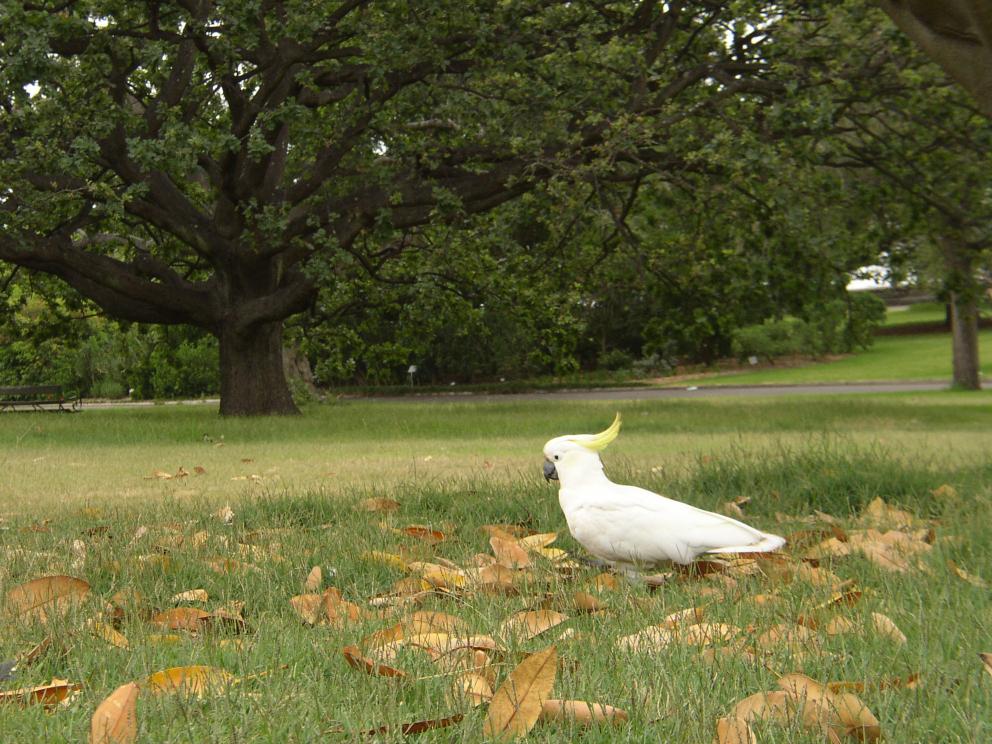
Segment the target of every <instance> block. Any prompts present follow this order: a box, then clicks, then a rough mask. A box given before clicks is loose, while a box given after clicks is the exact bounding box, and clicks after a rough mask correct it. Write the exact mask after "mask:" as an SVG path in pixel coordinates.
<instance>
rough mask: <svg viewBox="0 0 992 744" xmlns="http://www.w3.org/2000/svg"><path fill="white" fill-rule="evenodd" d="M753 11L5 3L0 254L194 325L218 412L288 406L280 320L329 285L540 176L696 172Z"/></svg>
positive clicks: (748, 70) (120, 307)
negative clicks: (213, 371)
mask: <svg viewBox="0 0 992 744" xmlns="http://www.w3.org/2000/svg"><path fill="white" fill-rule="evenodd" d="M768 12H769V11H768V5H767V4H760V3H756V4H754V5H753V6H750V5H748V4H747V3H737V4H734V7H733V8H732V9H729V8H726V7H724V5H723V4H720V3H710V2H694V3H671V4H667V5H666V4H659V3H656V2H650V1H648V0H644V1H643V2H635V3H631V2H604V1H603V0H597V1H591V0H584V1H580V2H574V3H553V2H538V1H535V0H515V1H511V2H495V0H475V1H473V2H465V1H464V0H459V1H458V2H454V1H453V0H452V1H450V2H449V1H442V2H436V3H428V4H411V3H406V2H376V3H372V2H369V1H368V0H343V1H336V2H316V3H305V4H287V3H281V2H271V3H270V2H263V3H241V2H209V1H207V0H199V1H190V2H178V3H159V2H149V3H121V2H116V1H113V0H89V1H86V2H82V1H80V2H72V1H69V2H58V3H54V2H53V3H40V4H38V3H5V4H4V5H3V9H2V11H0V13H2V16H0V28H2V31H0V105H2V107H3V114H2V121H0V153H2V155H0V178H2V181H3V183H4V186H5V190H4V192H3V194H2V195H0V259H3V260H6V261H9V262H12V263H15V264H18V265H20V266H24V267H27V268H29V269H33V270H37V271H42V272H47V273H50V274H53V275H55V276H58V277H60V278H61V279H63V280H64V281H66V282H67V283H68V284H70V285H71V286H72V287H74V288H75V289H76V290H78V291H79V292H80V293H82V294H83V295H85V296H86V297H89V298H91V299H92V300H93V301H95V302H96V303H98V304H99V305H100V306H101V307H102V308H104V310H106V311H107V312H108V313H111V314H113V315H115V316H118V317H121V318H125V319H129V320H137V321H143V322H152V323H166V324H168V323H186V324H191V325H195V326H199V327H201V328H204V329H207V330H208V331H209V332H210V333H212V334H214V335H215V336H217V338H218V339H219V341H220V350H221V352H220V354H221V395H222V401H223V402H222V412H224V413H233V414H254V413H269V412H291V411H293V410H294V406H293V403H292V400H291V398H290V395H289V392H288V389H287V386H286V384H285V382H284V379H283V374H282V367H281V365H282V360H281V345H282V344H281V339H282V324H283V321H284V320H285V319H286V318H287V317H289V316H291V315H293V314H294V313H297V312H299V311H301V310H303V309H305V308H307V307H309V306H310V305H311V303H312V302H313V298H314V296H315V291H316V287H317V286H318V285H319V283H320V282H321V277H322V276H323V277H326V276H334V275H339V274H341V273H342V272H347V271H350V270H351V269H352V268H353V267H356V266H357V267H360V268H361V269H362V270H363V271H365V272H366V273H367V274H369V275H373V276H374V275H376V274H378V273H379V272H381V271H383V267H384V266H387V265H388V264H389V263H390V262H391V261H393V260H395V259H396V258H397V257H399V256H402V255H403V254H404V253H405V252H408V251H411V250H416V249H417V245H418V242H417V241H416V240H412V239H410V235H411V231H415V230H416V229H417V228H419V227H420V226H422V225H425V224H428V223H438V222H447V223H457V222H458V221H459V220H462V219H464V218H465V216H467V215H471V214H473V213H479V212H484V211H486V210H489V209H492V208H493V207H495V206H497V205H499V204H501V203H504V202H506V201H507V200H510V199H513V198H515V197H518V196H519V195H521V194H522V193H525V192H526V191H528V190H529V189H531V188H533V186H534V185H535V184H537V183H541V182H545V181H548V180H549V179H554V178H578V179H582V178H588V177H590V174H593V173H598V174H602V175H603V177H604V178H609V179H612V180H624V179H627V180H629V179H634V178H637V177H638V174H640V173H643V172H647V171H656V170H658V169H662V170H664V169H672V168H687V167H691V163H690V162H689V161H688V160H687V159H686V152H687V147H686V145H689V148H688V149H691V147H692V145H693V142H694V138H695V139H696V141H697V143H698V138H700V137H705V131H704V130H705V126H704V125H702V126H701V124H700V122H701V121H705V119H700V117H699V116H698V114H699V113H700V112H701V111H707V110H710V111H713V110H716V109H717V108H718V107H719V106H720V105H721V102H722V101H725V100H728V99H730V98H732V97H733V96H738V95H740V94H741V93H742V92H744V91H747V90H749V89H753V90H754V91H756V92H758V93H760V91H761V90H762V85H761V76H762V73H763V71H764V68H765V65H764V61H763V59H762V57H761V47H762V43H763V42H764V40H765V39H766V38H767V35H768V34H767V28H766V26H767V21H766V20H765V18H766V17H768ZM749 16H750V17H749Z"/></svg>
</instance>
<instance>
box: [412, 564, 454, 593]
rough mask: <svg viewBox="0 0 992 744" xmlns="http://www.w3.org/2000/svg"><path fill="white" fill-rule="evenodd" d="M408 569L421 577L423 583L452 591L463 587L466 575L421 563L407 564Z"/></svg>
mask: <svg viewBox="0 0 992 744" xmlns="http://www.w3.org/2000/svg"><path fill="white" fill-rule="evenodd" d="M408 568H409V570H410V571H411V572H413V573H416V574H419V575H420V576H421V577H423V579H424V581H426V582H428V583H429V584H430V585H431V586H432V587H434V588H435V589H443V590H452V589H458V588H460V587H463V586H465V581H466V574H465V572H464V571H462V570H460V569H453V568H448V567H447V566H442V565H441V564H439V563H425V562H421V561H416V562H414V563H411V564H409V566H408Z"/></svg>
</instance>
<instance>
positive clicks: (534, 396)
mask: <svg viewBox="0 0 992 744" xmlns="http://www.w3.org/2000/svg"><path fill="white" fill-rule="evenodd" d="M947 388H948V384H947V383H946V382H877V383H874V382H865V383H851V384H843V385H842V384H831V385H712V386H705V387H699V386H696V385H689V386H685V387H636V388H601V389H595V390H554V391H541V392H532V393H506V394H489V393H482V394H475V393H454V392H453V393H431V394H427V395H394V396H382V397H379V396H373V397H368V398H362V400H388V401H391V402H400V401H408V402H417V401H443V402H445V403H447V402H452V403H457V402H459V401H465V402H475V403H479V402H491V401H500V400H553V399H557V400H657V399H663V398H717V397H748V396H751V397H754V396H763V395H843V394H848V393H918V392H930V391H935V390H947Z"/></svg>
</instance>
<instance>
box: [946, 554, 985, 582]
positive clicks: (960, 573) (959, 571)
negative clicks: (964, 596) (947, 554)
mask: <svg viewBox="0 0 992 744" xmlns="http://www.w3.org/2000/svg"><path fill="white" fill-rule="evenodd" d="M947 567H948V568H949V569H951V571H953V572H954V575H955V576H957V577H958V578H959V579H962V580H964V581H967V582H968V583H969V584H971V585H972V586H977V587H978V588H980V589H988V588H989V583H988V582H987V581H986V580H985V579H983V578H981V577H980V576H975V575H974V574H970V573H968V572H967V571H965V570H964V569H963V568H961V567H960V566H959V565H958V564H957V563H955V562H954V561H952V560H951V559H950V558H948V559H947Z"/></svg>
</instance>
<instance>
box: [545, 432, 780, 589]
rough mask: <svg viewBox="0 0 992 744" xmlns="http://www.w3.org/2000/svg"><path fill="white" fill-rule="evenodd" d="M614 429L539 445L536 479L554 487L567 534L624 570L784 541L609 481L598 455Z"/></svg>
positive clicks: (766, 548)
mask: <svg viewBox="0 0 992 744" xmlns="http://www.w3.org/2000/svg"><path fill="white" fill-rule="evenodd" d="M619 432H620V414H619V413H618V414H617V416H616V419H614V421H613V424H612V425H611V426H610V428H608V429H606V430H605V431H602V432H600V433H599V434H572V435H566V436H562V437H555V438H554V439H552V440H550V441H549V442H548V443H547V444H545V445H544V457H545V463H544V477H545V479H547V480H549V481H550V480H557V481H559V483H560V488H559V490H558V502H559V503H560V504H561V510H562V511H563V512H564V513H565V521H567V522H568V530H569V532H571V533H572V537H574V538H575V539H576V540H578V541H579V543H580V544H581V545H582V547H584V548H585V549H586V550H588V551H589V552H590V553H592V554H593V555H594V556H596V557H597V558H601V559H603V560H604V561H606V562H607V563H609V564H610V565H612V566H615V567H617V568H619V569H621V570H624V571H627V572H633V573H636V571H637V569H639V568H645V567H650V566H653V565H655V564H658V563H660V562H662V561H674V562H675V563H681V564H688V563H692V561H694V560H695V559H696V558H697V557H698V556H700V555H702V554H703V553H764V552H767V551H770V550H777V549H778V548H781V547H782V546H783V545H785V539H784V538H781V537H779V536H778V535H770V534H768V533H767V532H761V531H760V530H756V529H754V528H753V527H749V526H747V525H746V524H744V523H743V522H738V521H737V520H736V519H731V518H730V517H725V516H723V515H722V514H714V513H713V512H708V511H705V510H703V509H697V508H696V507H694V506H690V505H689V504H683V503H682V502H680V501H673V500H672V499H668V498H665V497H664V496H660V495H658V494H656V493H652V492H651V491H647V490H645V489H643V488H638V487H637V486H622V485H620V484H618V483H614V482H612V481H611V480H610V479H609V478H607V477H606V474H605V473H604V472H603V463H602V461H601V460H600V459H599V452H600V451H601V450H603V449H605V448H606V446H607V445H608V444H609V443H610V442H612V441H613V440H614V439H616V437H617V434H618V433H619Z"/></svg>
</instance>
